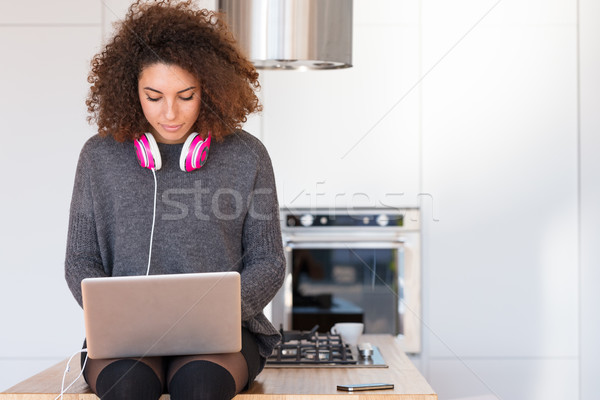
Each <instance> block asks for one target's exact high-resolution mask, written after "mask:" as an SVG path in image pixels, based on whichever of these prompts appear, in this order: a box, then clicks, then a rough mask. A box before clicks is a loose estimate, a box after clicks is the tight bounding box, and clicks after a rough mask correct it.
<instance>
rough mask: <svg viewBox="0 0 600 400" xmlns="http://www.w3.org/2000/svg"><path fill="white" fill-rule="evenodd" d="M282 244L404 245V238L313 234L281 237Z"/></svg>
mask: <svg viewBox="0 0 600 400" xmlns="http://www.w3.org/2000/svg"><path fill="white" fill-rule="evenodd" d="M283 241H284V243H319V242H324V243H331V242H340V243H355V242H368V243H373V242H377V243H391V244H398V243H405V242H406V238H405V237H403V236H399V235H381V234H378V235H377V234H375V235H374V234H369V233H364V234H359V235H339V234H338V235H336V234H327V235H323V234H315V235H285V234H284V235H283Z"/></svg>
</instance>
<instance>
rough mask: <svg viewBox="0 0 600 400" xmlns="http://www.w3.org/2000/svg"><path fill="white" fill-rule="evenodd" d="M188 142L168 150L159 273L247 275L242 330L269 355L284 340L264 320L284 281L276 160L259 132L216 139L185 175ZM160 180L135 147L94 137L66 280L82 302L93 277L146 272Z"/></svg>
mask: <svg viewBox="0 0 600 400" xmlns="http://www.w3.org/2000/svg"><path fill="white" fill-rule="evenodd" d="M181 148H182V145H165V144H159V149H160V153H161V157H162V160H163V166H162V168H161V169H160V170H159V171H157V172H156V177H157V181H158V197H157V209H156V226H155V228H154V242H153V246H152V263H151V266H150V274H176V273H189V272H209V271H228V270H233V271H238V272H239V273H240V274H241V278H242V279H241V283H242V293H241V295H242V321H243V325H244V326H245V327H247V328H248V329H249V330H250V331H251V332H253V333H255V334H256V335H257V338H258V340H259V349H260V354H261V355H262V356H263V357H268V356H269V355H270V353H271V351H272V349H273V346H274V345H275V344H276V343H277V341H278V340H279V334H278V332H277V330H276V329H275V328H274V327H273V325H272V324H271V323H270V322H269V321H268V320H267V318H266V317H265V316H264V314H263V313H262V310H263V308H264V307H265V306H266V305H267V303H268V302H269V301H270V300H271V299H272V298H273V296H274V295H275V293H276V292H277V290H278V289H279V287H280V286H281V284H282V282H283V277H284V273H285V261H284V257H283V249H282V240H281V232H280V227H279V210H278V204H277V194H276V191H275V181H274V177H273V170H272V166H271V161H270V158H269V155H268V154H267V151H266V149H265V148H264V146H263V145H262V143H260V141H259V140H258V139H256V138H255V137H253V136H252V135H250V134H248V133H246V132H243V131H239V132H236V133H234V134H232V135H229V136H227V137H226V138H225V140H224V141H223V142H217V141H216V140H213V141H212V144H211V148H210V151H209V154H208V160H207V162H206V164H205V165H204V166H203V167H202V168H201V169H199V170H196V171H193V172H183V171H181V170H180V169H179V154H180V153H181ZM153 202H154V177H153V175H152V171H150V170H148V169H145V168H142V167H140V165H139V164H138V161H137V158H136V155H135V150H134V146H133V144H132V143H131V142H125V143H118V142H116V141H115V140H114V139H112V138H110V137H108V138H102V137H99V136H94V137H92V138H90V140H88V142H87V143H86V144H85V146H84V147H83V150H82V151H81V155H80V158H79V163H78V166H77V173H76V176H75V185H74V189H73V198H72V202H71V213H70V221H69V233H68V240H67V254H66V261H65V277H66V280H67V284H68V286H69V288H70V289H71V292H72V293H73V295H74V296H75V299H76V300H77V301H78V302H79V304H80V305H81V281H82V279H84V278H88V277H101V276H122V275H144V274H145V273H146V268H147V263H148V249H149V244H150V232H151V228H152V213H153Z"/></svg>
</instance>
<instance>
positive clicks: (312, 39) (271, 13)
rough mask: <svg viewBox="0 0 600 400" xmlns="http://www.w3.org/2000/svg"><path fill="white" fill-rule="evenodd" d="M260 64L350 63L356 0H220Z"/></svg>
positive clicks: (292, 66)
mask: <svg viewBox="0 0 600 400" xmlns="http://www.w3.org/2000/svg"><path fill="white" fill-rule="evenodd" d="M218 10H219V11H221V12H223V13H225V20H226V22H227V24H228V25H229V27H230V28H231V30H232V31H233V34H234V35H235V38H236V39H237V41H238V43H239V44H240V46H241V47H242V49H243V50H244V51H245V52H246V54H247V56H248V57H249V58H250V59H251V60H252V62H253V63H254V65H255V66H256V68H258V69H336V68H348V67H351V66H352V0H219V1H218Z"/></svg>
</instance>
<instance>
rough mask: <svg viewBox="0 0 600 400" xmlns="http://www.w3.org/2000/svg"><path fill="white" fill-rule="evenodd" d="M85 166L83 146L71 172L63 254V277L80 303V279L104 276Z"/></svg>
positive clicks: (87, 170) (87, 166)
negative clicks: (66, 234)
mask: <svg viewBox="0 0 600 400" xmlns="http://www.w3.org/2000/svg"><path fill="white" fill-rule="evenodd" d="M89 168H90V167H89V163H88V162H87V159H86V148H85V147H84V150H82V152H81V155H80V156H79V163H78V164H77V172H76V174H75V184H74V187H73V196H72V199H71V210H70V214H69V229H68V236H67V251H66V257H65V279H66V281H67V285H68V286H69V289H70V290H71V293H73V296H74V297H75V300H77V302H78V303H79V305H80V306H82V299H81V281H82V280H83V279H84V278H92V277H103V276H107V274H106V273H105V271H104V268H103V266H102V258H101V255H100V248H99V245H98V238H97V234H96V223H95V220H94V210H93V198H92V188H91V183H90V178H89Z"/></svg>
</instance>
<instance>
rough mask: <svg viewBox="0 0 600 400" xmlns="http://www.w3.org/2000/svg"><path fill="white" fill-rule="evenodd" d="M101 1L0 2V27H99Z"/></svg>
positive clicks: (3, 0) (5, 0)
mask: <svg viewBox="0 0 600 400" xmlns="http://www.w3.org/2000/svg"><path fill="white" fill-rule="evenodd" d="M101 4H102V1H101V0H83V1H82V0H53V1H39V0H38V1H34V2H33V4H32V2H30V1H16V0H12V1H11V0H2V1H1V2H0V25H11V26H14V25H36V24H42V25H46V26H47V25H65V24H68V25H100V23H101V16H100V5H101Z"/></svg>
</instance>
